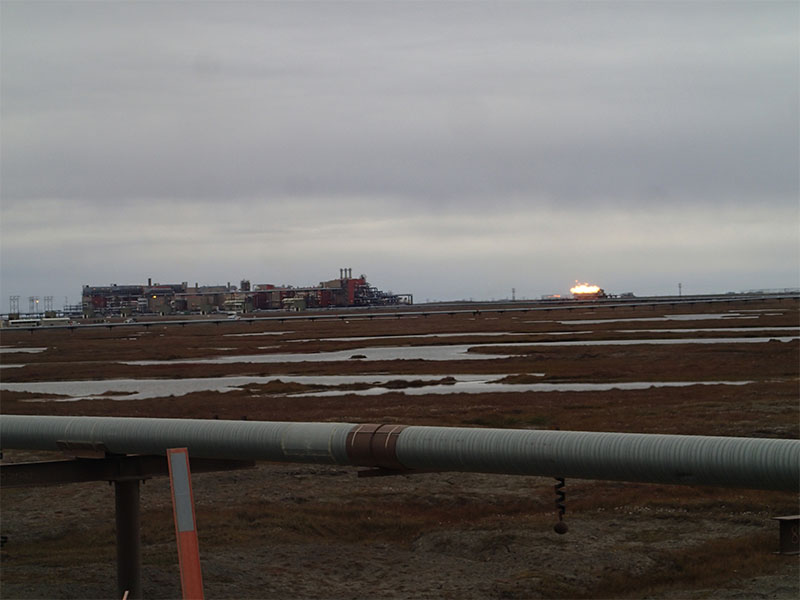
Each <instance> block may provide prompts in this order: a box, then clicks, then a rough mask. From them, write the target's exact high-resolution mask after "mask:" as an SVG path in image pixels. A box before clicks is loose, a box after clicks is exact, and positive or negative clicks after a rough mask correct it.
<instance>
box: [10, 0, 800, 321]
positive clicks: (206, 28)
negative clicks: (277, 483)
mask: <svg viewBox="0 0 800 600" xmlns="http://www.w3.org/2000/svg"><path fill="white" fill-rule="evenodd" d="M799 31H800V4H798V3H797V2H794V1H788V2H772V1H769V0H759V1H756V2H747V1H733V2H727V1H726V2H704V1H700V0H697V1H685V2H682V1H677V0H676V1H667V2H657V1H646V0H640V1H631V2H619V1H613V2H603V1H587V2H575V1H571V0H563V1H526V2H503V1H499V2H488V1H486V2H482V1H472V2H458V1H448V2H402V1H401V2H339V1H328V2H277V1H276V2H265V1H260V2H236V1H232V2H223V1H213V2H212V1H209V2H199V1H189V0H187V1H182V2H168V1H159V2H74V1H70V0H59V1H58V2H45V1H36V2H28V1H21V2H17V1H9V0H2V1H0V200H1V202H2V203H1V204H0V307H2V311H3V312H5V311H7V310H8V306H9V297H10V296H13V295H17V296H19V297H20V308H21V309H22V310H23V312H24V311H25V310H26V309H27V307H28V298H29V297H31V296H39V297H41V298H44V297H46V296H52V297H53V298H54V305H55V307H56V308H60V307H61V306H62V305H63V304H64V303H65V302H68V303H70V304H72V303H78V302H79V301H80V293H81V288H82V286H83V285H108V284H111V283H116V284H119V285H123V284H142V283H146V282H147V280H148V278H151V279H152V280H153V281H154V282H156V281H158V282H160V283H179V282H182V281H187V282H189V283H190V284H194V283H199V284H200V285H204V284H205V285H214V284H222V283H227V282H231V283H233V284H238V282H239V281H240V280H241V279H248V280H250V281H251V282H252V283H253V284H260V283H274V284H289V285H295V286H307V285H314V284H316V283H318V282H320V281H325V280H328V279H334V278H338V276H339V272H340V271H339V270H340V269H341V268H345V267H347V268H352V270H353V274H354V275H360V274H365V275H366V276H367V279H368V280H369V282H370V283H371V284H372V285H375V286H377V287H378V288H380V289H382V290H385V291H393V292H396V293H410V294H413V295H414V300H415V302H418V303H419V302H425V301H434V300H461V299H474V300H491V299H502V298H510V297H512V295H513V296H514V297H516V298H517V299H522V298H538V297H540V296H541V295H544V294H557V293H560V294H566V293H568V290H569V287H570V286H571V285H573V284H574V282H575V281H576V280H578V281H581V282H584V281H585V282H589V283H593V284H596V285H599V286H601V287H603V288H604V289H605V290H606V291H607V292H609V293H624V292H633V293H634V294H636V295H659V294H676V293H677V292H678V284H681V287H682V293H684V294H693V293H697V294H702V293H724V292H728V291H743V290H749V289H758V288H786V287H798V286H800V204H799V200H798V197H799V195H800V190H799V186H800V183H799V182H800V179H799V176H798V164H800V155H799V154H800V153H799V150H798V149H799V147H800V144H799V142H798V136H799V135H800V133H799V132H800V125H799V123H798V113H799V110H798V107H799V106H800V97H799V93H798V90H799V89H800V83H799V77H800V41H799V40H800V33H799Z"/></svg>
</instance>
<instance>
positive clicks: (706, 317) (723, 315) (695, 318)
mask: <svg viewBox="0 0 800 600" xmlns="http://www.w3.org/2000/svg"><path fill="white" fill-rule="evenodd" d="M758 317H759V316H758V315H740V314H738V313H708V314H696V315H695V314H692V315H667V316H664V317H631V318H629V319H574V320H571V321H556V323H559V324H560V325H596V324H600V323H631V322H633V323H641V322H644V321H706V320H709V321H711V320H715V319H725V320H726V321H727V320H733V319H758Z"/></svg>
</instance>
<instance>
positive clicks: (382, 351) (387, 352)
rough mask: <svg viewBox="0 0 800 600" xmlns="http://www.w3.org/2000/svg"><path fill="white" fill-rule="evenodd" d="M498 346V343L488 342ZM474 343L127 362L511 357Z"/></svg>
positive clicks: (258, 361) (327, 360)
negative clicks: (482, 350)
mask: <svg viewBox="0 0 800 600" xmlns="http://www.w3.org/2000/svg"><path fill="white" fill-rule="evenodd" d="M486 345H487V346H488V345H495V346H496V345H497V344H486ZM475 347H476V345H475V344H451V345H447V346H388V347H367V348H352V349H350V350H337V351H333V352H311V353H308V352H292V353H288V352H284V353H276V354H248V355H242V356H218V357H215V358H205V359H202V358H201V359H191V358H188V359H176V360H136V361H128V362H124V363H123V364H126V365H142V366H144V365H165V364H184V363H194V364H227V363H295V362H332V361H340V360H354V359H353V357H354V356H358V357H360V358H359V359H358V360H365V361H373V360H436V361H439V360H492V359H500V358H508V356H506V355H500V354H491V355H486V354H480V353H478V352H467V350H468V349H469V348H475Z"/></svg>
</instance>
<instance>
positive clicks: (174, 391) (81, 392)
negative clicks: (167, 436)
mask: <svg viewBox="0 0 800 600" xmlns="http://www.w3.org/2000/svg"><path fill="white" fill-rule="evenodd" d="M534 375H537V376H544V373H536V374H534ZM444 377H452V378H453V379H455V380H456V383H466V382H473V381H486V380H488V379H493V380H497V379H498V378H501V377H505V375H449V376H448V375H441V374H439V375H318V376H316V375H301V376H290V375H268V376H251V377H245V376H232V377H197V378H188V379H105V380H100V381H96V380H93V381H41V382H30V383H0V390H4V391H14V392H31V393H34V394H57V395H60V396H70V397H69V398H61V399H57V400H44V401H47V402H51V401H52V402H70V401H75V400H92V399H106V400H109V399H110V400H143V399H147V398H162V397H165V396H183V395H185V394H190V393H192V392H205V391H214V392H223V393H224V392H230V391H232V390H235V389H237V388H239V387H241V386H245V385H249V384H253V383H255V384H264V383H269V382H271V381H277V380H280V381H282V382H284V383H301V384H304V385H345V384H352V383H361V384H370V385H375V386H379V385H380V384H381V383H386V382H389V381H437V380H440V379H442V378H444ZM426 387H437V386H426ZM448 387H451V386H448Z"/></svg>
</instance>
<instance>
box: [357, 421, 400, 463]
mask: <svg viewBox="0 0 800 600" xmlns="http://www.w3.org/2000/svg"><path fill="white" fill-rule="evenodd" d="M406 427H408V425H392V424H383V425H378V424H375V423H364V424H362V425H358V426H356V427H354V428H353V429H352V430H351V431H350V433H348V434H347V440H346V442H345V443H346V445H347V456H348V458H349V459H350V461H351V462H352V464H354V465H357V466H360V467H383V468H384V469H404V468H405V467H404V466H403V465H402V464H400V461H398V460H397V437H398V436H399V435H400V432H401V431H402V430H403V429H405V428H406Z"/></svg>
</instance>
